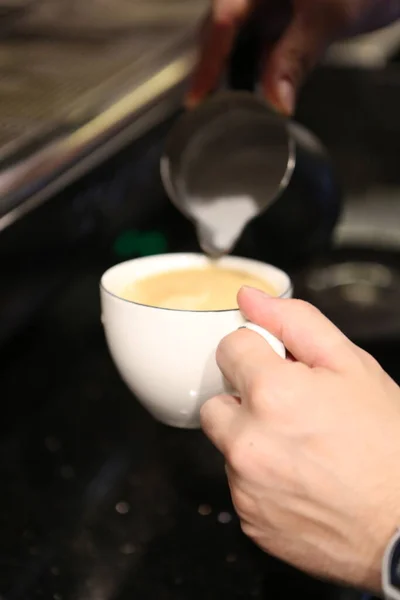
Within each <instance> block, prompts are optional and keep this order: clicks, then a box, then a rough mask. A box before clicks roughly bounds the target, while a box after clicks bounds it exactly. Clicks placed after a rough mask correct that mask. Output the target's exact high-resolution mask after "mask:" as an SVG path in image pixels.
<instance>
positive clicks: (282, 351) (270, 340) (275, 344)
mask: <svg viewBox="0 0 400 600" xmlns="http://www.w3.org/2000/svg"><path fill="white" fill-rule="evenodd" d="M239 329H250V331H254V332H255V333H258V335H261V337H262V338H264V340H265V341H266V342H267V344H269V345H270V346H271V348H272V349H273V350H274V351H275V352H276V353H277V354H278V356H280V357H281V358H286V348H285V346H284V345H283V344H282V342H281V341H280V340H278V338H276V337H275V336H273V335H272V333H269V331H267V330H266V329H264V328H263V327H260V325H255V324H254V323H250V322H248V323H245V324H244V325H242V326H241V327H239ZM224 384H225V392H226V393H227V394H231V395H232V396H237V397H239V396H240V394H239V393H238V392H237V391H236V390H235V389H234V388H233V387H232V386H231V384H230V383H229V381H228V380H227V379H225V378H224Z"/></svg>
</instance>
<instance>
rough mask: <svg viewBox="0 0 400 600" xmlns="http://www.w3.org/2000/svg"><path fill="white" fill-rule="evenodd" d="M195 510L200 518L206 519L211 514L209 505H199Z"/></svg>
mask: <svg viewBox="0 0 400 600" xmlns="http://www.w3.org/2000/svg"><path fill="white" fill-rule="evenodd" d="M197 510H198V513H199V515H201V516H202V517H207V516H208V515H210V514H211V512H212V508H211V506H210V505H209V504H200V506H199V508H198V509H197Z"/></svg>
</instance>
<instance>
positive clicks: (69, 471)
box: [60, 465, 75, 479]
mask: <svg viewBox="0 0 400 600" xmlns="http://www.w3.org/2000/svg"><path fill="white" fill-rule="evenodd" d="M60 475H61V477H62V478H63V479H73V478H74V477H75V471H74V469H73V467H71V465H63V466H62V467H61V469H60Z"/></svg>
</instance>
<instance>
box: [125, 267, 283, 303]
mask: <svg viewBox="0 0 400 600" xmlns="http://www.w3.org/2000/svg"><path fill="white" fill-rule="evenodd" d="M244 285H246V286H249V287H255V288H258V289H260V290H263V291H264V292H266V293H267V294H269V295H270V296H277V295H278V294H277V292H276V290H275V288H274V287H273V285H272V284H271V283H269V282H268V281H267V280H266V279H262V278H261V277H257V276H256V275H253V274H251V273H248V272H247V271H241V270H238V269H233V268H230V269H228V268H226V267H221V266H218V265H217V264H214V262H213V261H210V264H209V265H205V266H203V267H196V268H186V269H176V270H172V271H165V272H162V273H156V274H155V275H150V276H147V277H144V278H143V279H134V280H133V281H132V282H130V283H129V284H128V285H127V286H126V288H125V289H124V290H123V291H122V293H121V297H122V298H123V299H125V300H131V301H132V302H138V303H139V304H146V305H148V306H154V307H159V308H169V309H173V310H196V311H208V310H211V311H214V310H227V309H234V308H238V305H237V299H236V296H237V293H238V290H239V289H240V288H241V287H242V286H244Z"/></svg>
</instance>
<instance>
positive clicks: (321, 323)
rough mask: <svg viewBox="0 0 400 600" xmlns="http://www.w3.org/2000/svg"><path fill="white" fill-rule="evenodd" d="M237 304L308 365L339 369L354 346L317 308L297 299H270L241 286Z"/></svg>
mask: <svg viewBox="0 0 400 600" xmlns="http://www.w3.org/2000/svg"><path fill="white" fill-rule="evenodd" d="M238 303H239V307H240V310H241V311H242V313H243V315H244V316H245V317H246V318H247V319H248V320H249V321H251V322H252V323H256V324H257V325H261V327H264V328H265V329H267V331H269V332H270V333H272V335H274V336H275V337H277V338H278V339H280V340H281V341H282V342H283V344H284V345H285V347H286V349H287V350H288V351H289V352H290V353H291V354H292V355H293V357H294V358H295V359H296V360H297V361H301V362H302V363H304V364H306V365H308V366H309V367H325V368H329V369H331V370H336V369H338V370H342V369H343V368H344V367H347V366H348V364H349V360H350V358H351V357H352V356H353V348H354V345H353V344H352V342H350V340H349V339H348V338H347V337H346V336H345V335H344V334H343V333H342V332H341V331H340V330H339V329H338V328H337V327H335V325H333V323H331V321H329V319H327V318H326V317H325V316H324V315H323V314H322V313H321V312H320V311H319V310H318V309H316V308H315V307H313V306H311V305H310V304H308V303H307V302H303V301H301V300H291V299H278V298H271V297H270V296H267V295H266V294H264V292H261V291H259V290H255V289H253V288H246V287H244V288H242V289H241V290H240V291H239V294H238Z"/></svg>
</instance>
